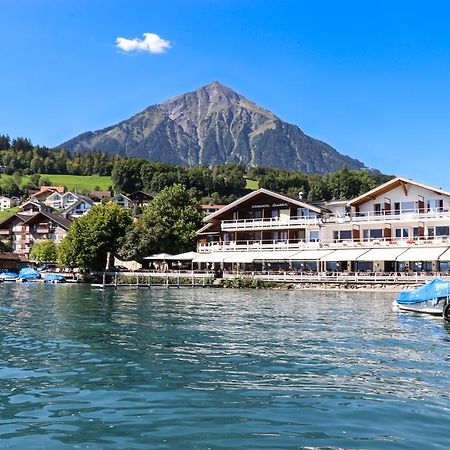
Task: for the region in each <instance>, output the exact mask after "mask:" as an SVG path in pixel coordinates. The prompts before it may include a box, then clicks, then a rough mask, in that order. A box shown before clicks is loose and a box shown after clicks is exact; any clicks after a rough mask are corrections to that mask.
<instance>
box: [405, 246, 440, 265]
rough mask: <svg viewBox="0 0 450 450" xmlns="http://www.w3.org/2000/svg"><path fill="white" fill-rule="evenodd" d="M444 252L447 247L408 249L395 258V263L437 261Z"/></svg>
mask: <svg viewBox="0 0 450 450" xmlns="http://www.w3.org/2000/svg"><path fill="white" fill-rule="evenodd" d="M446 250H448V247H415V248H408V250H406V252H404V253H402V254H401V255H400V256H399V257H398V258H397V261H402V262H406V261H437V260H438V259H439V257H440V256H441V255H442V254H443V253H444V252H445V251H446Z"/></svg>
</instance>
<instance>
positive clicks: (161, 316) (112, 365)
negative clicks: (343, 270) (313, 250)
mask: <svg viewBox="0 0 450 450" xmlns="http://www.w3.org/2000/svg"><path fill="white" fill-rule="evenodd" d="M0 298H1V300H0V321H1V323H0V340H1V354H0V355H1V356H0V386H1V389H0V439H1V440H0V448H20V449H66V448H67V449H69V448H89V449H103V448H105V449H148V448H158V449H164V448H170V449H174V448H175V449H178V448H179V449H207V448H212V449H291V448H295V449H297V448H310V449H316V448H328V449H338V448H339V449H341V448H346V449H347V448H352V449H416V448H417V449H433V448H446V449H447V448H449V442H450V414H449V408H450V398H449V394H450V377H449V372H450V351H449V350H450V327H449V325H448V324H445V323H444V322H443V321H442V320H441V319H440V318H433V317H427V316H418V315H414V314H407V313H403V314H401V313H398V312H394V311H393V310H392V308H391V302H392V298H391V294H374V293H370V294H367V293H353V292H350V293H333V292H327V293H315V292H292V291H283V292H278V291H237V290H219V289H218V290H208V289H196V290H191V289H186V290H175V289H174V290H152V291H148V290H141V291H131V290H119V291H118V292H101V291H96V290H92V289H91V288H90V287H89V286H85V285H82V286H65V285H49V286H47V285H31V284H30V285H26V284H24V285H0Z"/></svg>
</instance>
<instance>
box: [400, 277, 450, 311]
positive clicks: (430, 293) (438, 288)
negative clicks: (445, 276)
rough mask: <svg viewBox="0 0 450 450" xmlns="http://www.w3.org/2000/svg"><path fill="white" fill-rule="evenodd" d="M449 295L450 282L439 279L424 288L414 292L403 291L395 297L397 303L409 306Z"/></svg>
mask: <svg viewBox="0 0 450 450" xmlns="http://www.w3.org/2000/svg"><path fill="white" fill-rule="evenodd" d="M449 294H450V282H448V281H442V280H441V279H439V278H433V279H432V280H431V281H429V282H428V283H427V284H425V285H424V286H422V287H420V288H418V289H416V290H414V291H403V292H400V293H399V294H398V295H397V298H396V300H397V303H400V304H403V305H405V304H411V303H421V302H427V301H429V300H436V299H438V298H447V297H448V296H449Z"/></svg>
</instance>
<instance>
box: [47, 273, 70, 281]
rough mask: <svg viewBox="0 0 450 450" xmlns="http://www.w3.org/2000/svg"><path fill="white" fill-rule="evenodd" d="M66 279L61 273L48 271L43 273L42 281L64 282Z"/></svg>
mask: <svg viewBox="0 0 450 450" xmlns="http://www.w3.org/2000/svg"><path fill="white" fill-rule="evenodd" d="M65 282H66V279H65V277H63V276H62V275H58V274H56V273H49V274H46V275H44V283H65Z"/></svg>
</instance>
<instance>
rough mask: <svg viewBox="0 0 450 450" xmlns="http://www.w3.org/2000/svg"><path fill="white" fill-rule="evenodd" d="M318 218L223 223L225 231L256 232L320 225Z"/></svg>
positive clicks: (261, 219)
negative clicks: (258, 230)
mask: <svg viewBox="0 0 450 450" xmlns="http://www.w3.org/2000/svg"><path fill="white" fill-rule="evenodd" d="M320 220H321V219H320V218H318V217H308V216H294V217H286V218H284V217H268V218H259V219H237V220H223V221H222V222H221V226H222V230H223V231H235V230H255V229H274V228H285V227H290V228H295V227H298V226H306V225H318V224H319V223H320Z"/></svg>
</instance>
